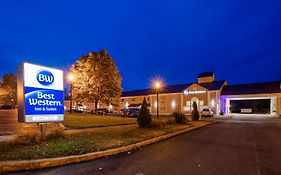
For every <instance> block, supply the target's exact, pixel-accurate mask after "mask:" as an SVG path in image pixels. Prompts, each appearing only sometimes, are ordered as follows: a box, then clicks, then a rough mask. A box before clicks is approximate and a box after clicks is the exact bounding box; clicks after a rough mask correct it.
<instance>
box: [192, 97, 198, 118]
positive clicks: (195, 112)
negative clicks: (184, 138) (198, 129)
mask: <svg viewBox="0 0 281 175" xmlns="http://www.w3.org/2000/svg"><path fill="white" fill-rule="evenodd" d="M192 106H193V109H192V112H191V118H192V120H193V121H197V120H199V112H198V109H197V103H196V102H195V101H194V102H193V104H192Z"/></svg>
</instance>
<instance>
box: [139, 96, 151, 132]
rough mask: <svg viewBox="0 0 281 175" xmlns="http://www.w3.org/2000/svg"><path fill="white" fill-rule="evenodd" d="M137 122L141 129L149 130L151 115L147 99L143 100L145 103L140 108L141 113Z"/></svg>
mask: <svg viewBox="0 0 281 175" xmlns="http://www.w3.org/2000/svg"><path fill="white" fill-rule="evenodd" d="M137 121H138V125H139V127H141V128H148V127H149V126H150V124H151V115H150V113H149V111H148V109H147V103H146V100H145V98H143V102H142V105H141V108H140V113H139V117H138V120H137Z"/></svg>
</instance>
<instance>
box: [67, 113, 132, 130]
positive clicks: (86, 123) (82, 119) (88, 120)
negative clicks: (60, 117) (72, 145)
mask: <svg viewBox="0 0 281 175" xmlns="http://www.w3.org/2000/svg"><path fill="white" fill-rule="evenodd" d="M64 117H65V118H64V122H63V124H64V126H66V127H67V128H70V129H79V128H91V127H101V126H112V125H124V124H136V123H137V119H136V118H127V117H119V116H100V115H92V114H79V113H72V114H69V113H66V114H65V116H64Z"/></svg>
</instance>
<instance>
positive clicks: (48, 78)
mask: <svg viewBox="0 0 281 175" xmlns="http://www.w3.org/2000/svg"><path fill="white" fill-rule="evenodd" d="M36 78H37V81H38V82H39V83H40V84H41V85H43V86H50V85H51V84H53V83H54V75H53V74H52V73H51V72H50V71H47V70H40V71H39V72H38V73H37V76H36Z"/></svg>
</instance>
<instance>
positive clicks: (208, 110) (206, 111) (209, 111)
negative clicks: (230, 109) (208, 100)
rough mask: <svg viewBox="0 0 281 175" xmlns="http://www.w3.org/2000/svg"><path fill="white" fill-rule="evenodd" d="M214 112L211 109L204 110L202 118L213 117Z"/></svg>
mask: <svg viewBox="0 0 281 175" xmlns="http://www.w3.org/2000/svg"><path fill="white" fill-rule="evenodd" d="M213 116H214V112H213V111H212V110H211V109H210V108H204V109H203V110H202V112H201V117H213Z"/></svg>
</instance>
